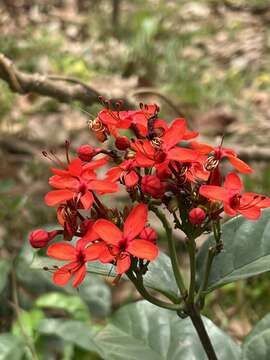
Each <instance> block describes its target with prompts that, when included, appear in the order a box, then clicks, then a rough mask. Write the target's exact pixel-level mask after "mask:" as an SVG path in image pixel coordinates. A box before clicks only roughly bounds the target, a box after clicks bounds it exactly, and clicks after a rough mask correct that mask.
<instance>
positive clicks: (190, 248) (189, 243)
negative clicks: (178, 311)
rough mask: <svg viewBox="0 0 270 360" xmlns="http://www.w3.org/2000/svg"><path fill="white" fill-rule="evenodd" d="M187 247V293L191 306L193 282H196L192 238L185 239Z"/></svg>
mask: <svg viewBox="0 0 270 360" xmlns="http://www.w3.org/2000/svg"><path fill="white" fill-rule="evenodd" d="M187 247H188V253H189V263H190V283H189V292H188V299H187V301H188V303H189V304H192V303H193V302H194V296H195V281H196V263H195V261H196V259H195V253H196V243H195V240H194V239H192V238H188V239H187Z"/></svg>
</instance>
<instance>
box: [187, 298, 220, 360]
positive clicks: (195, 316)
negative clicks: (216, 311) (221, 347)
mask: <svg viewBox="0 0 270 360" xmlns="http://www.w3.org/2000/svg"><path fill="white" fill-rule="evenodd" d="M188 315H189V316H190V318H191V321H192V324H193V325H194V327H195V329H196V331H197V334H198V336H199V338H200V341H201V344H202V346H203V348H204V350H205V352H206V354H207V357H208V359H209V360H218V358H217V355H216V353H215V350H214V348H213V345H212V343H211V340H210V338H209V335H208V333H207V331H206V329H205V326H204V323H203V320H202V318H201V315H200V312H199V311H198V309H197V308H196V306H195V305H193V304H192V305H191V306H190V307H189V309H188Z"/></svg>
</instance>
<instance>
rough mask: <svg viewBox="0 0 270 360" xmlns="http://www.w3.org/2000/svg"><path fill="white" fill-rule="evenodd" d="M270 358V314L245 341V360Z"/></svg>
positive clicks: (266, 359) (265, 359)
mask: <svg viewBox="0 0 270 360" xmlns="http://www.w3.org/2000/svg"><path fill="white" fill-rule="evenodd" d="M268 359H270V314H268V315H266V316H265V317H264V318H263V319H262V320H261V321H259V322H258V323H257V324H256V326H255V327H254V328H253V329H252V331H251V332H250V333H249V335H248V336H247V337H246V339H245V340H244V343H243V360H268Z"/></svg>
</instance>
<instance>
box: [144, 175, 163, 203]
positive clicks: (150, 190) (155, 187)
mask: <svg viewBox="0 0 270 360" xmlns="http://www.w3.org/2000/svg"><path fill="white" fill-rule="evenodd" d="M142 191H143V192H144V193H145V194H148V195H151V196H153V198H156V199H158V198H161V197H162V196H163V195H164V191H165V188H164V185H163V184H162V182H161V181H160V180H159V178H158V177H157V176H154V175H146V176H143V178H142Z"/></svg>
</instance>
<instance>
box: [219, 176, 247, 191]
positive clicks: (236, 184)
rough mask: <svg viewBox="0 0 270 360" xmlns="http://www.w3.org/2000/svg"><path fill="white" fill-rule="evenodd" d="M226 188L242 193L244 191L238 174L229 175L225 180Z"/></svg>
mask: <svg viewBox="0 0 270 360" xmlns="http://www.w3.org/2000/svg"><path fill="white" fill-rule="evenodd" d="M224 187H225V189H227V190H233V191H236V192H238V193H240V191H241V190H242V189H243V183H242V180H241V179H240V177H239V176H238V175H237V174H235V173H229V174H228V175H227V176H226V178H225V181H224Z"/></svg>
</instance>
